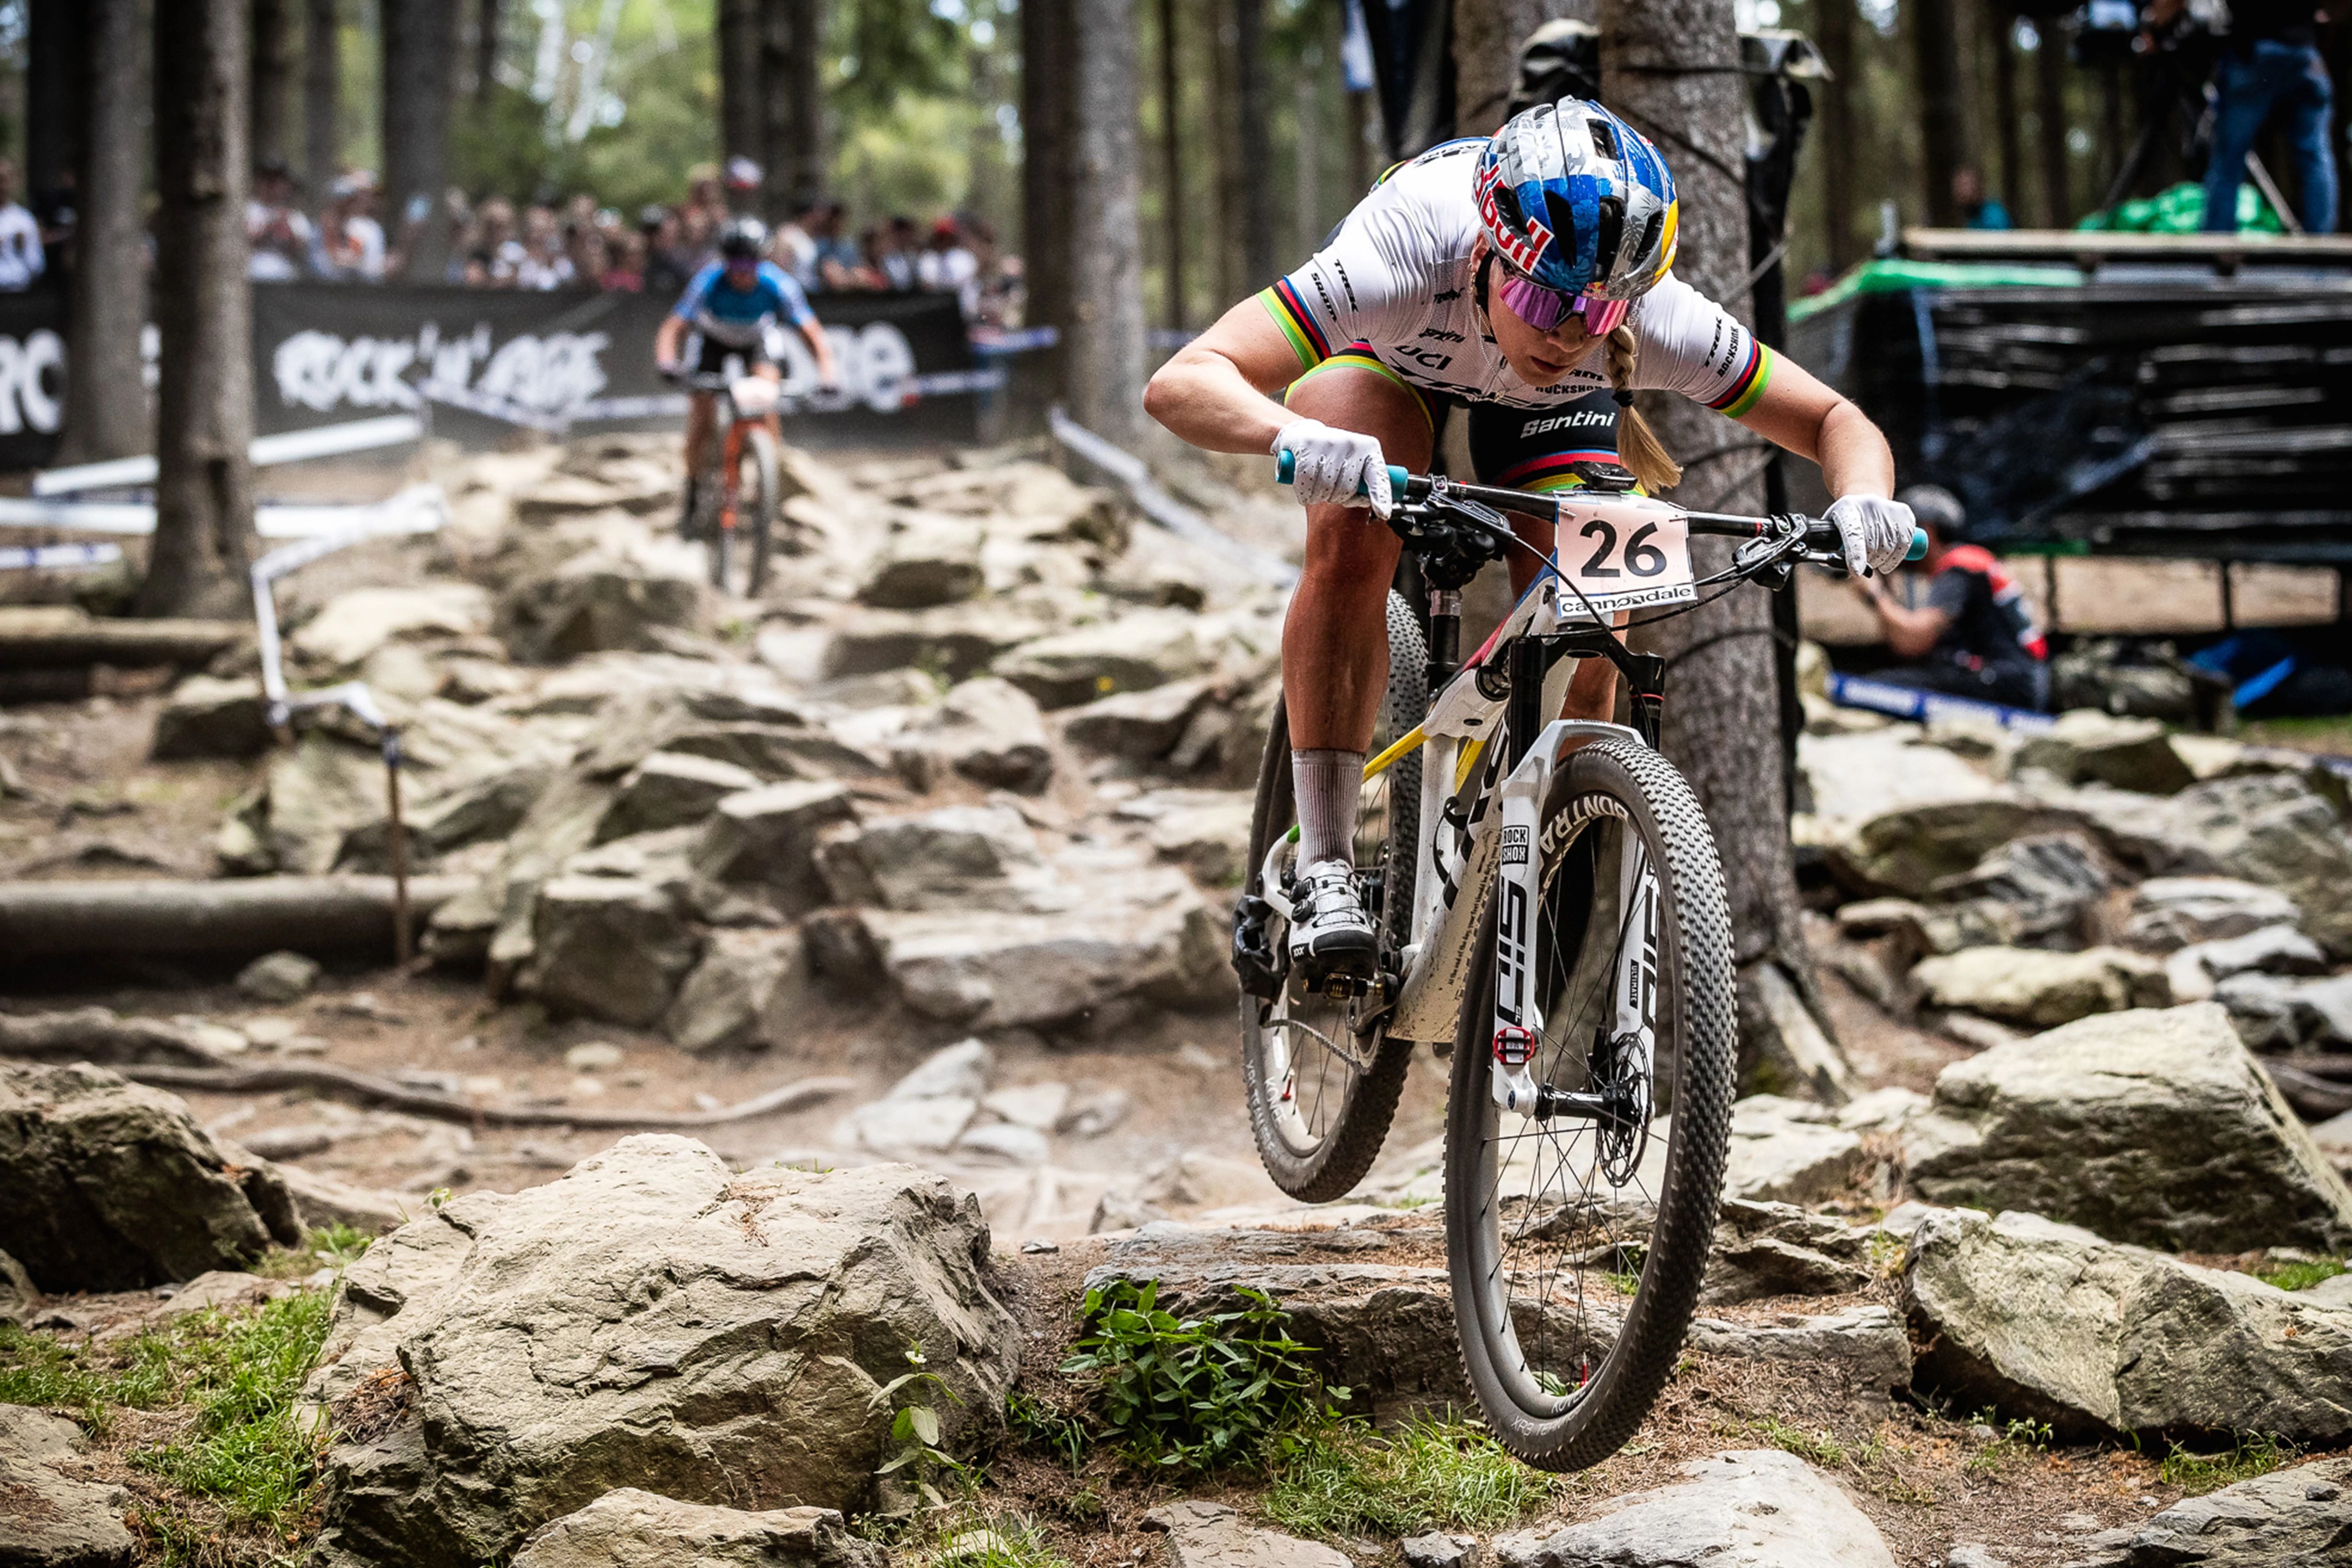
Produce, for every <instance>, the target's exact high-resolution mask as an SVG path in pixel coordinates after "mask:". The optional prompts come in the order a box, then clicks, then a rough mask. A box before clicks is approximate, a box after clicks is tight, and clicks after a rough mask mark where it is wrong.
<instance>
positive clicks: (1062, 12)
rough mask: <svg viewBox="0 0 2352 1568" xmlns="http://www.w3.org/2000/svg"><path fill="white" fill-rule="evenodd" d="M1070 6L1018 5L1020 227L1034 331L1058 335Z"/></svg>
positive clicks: (1063, 307)
mask: <svg viewBox="0 0 2352 1568" xmlns="http://www.w3.org/2000/svg"><path fill="white" fill-rule="evenodd" d="M1076 3H1077V0H1022V5H1021V125H1022V136H1021V226H1022V245H1023V247H1024V250H1025V253H1026V258H1027V266H1028V274H1027V277H1028V288H1029V303H1028V310H1027V314H1026V317H1025V320H1026V321H1027V324H1028V325H1030V326H1033V327H1060V328H1063V329H1065V330H1066V329H1067V328H1068V326H1069V321H1070V219H1071V212H1070V207H1071V204H1072V198H1073V193H1072V188H1071V183H1070V178H1071V162H1070V157H1071V151H1070V140H1071V115H1072V101H1071V100H1072V96H1073V93H1072V84H1073V83H1074V82H1075V80H1076V75H1077V73H1076V69H1075V68H1074V65H1073V61H1072V56H1071V53H1070V50H1071V45H1072V37H1071V33H1072V9H1073V7H1074V5H1076ZM1066 349H1067V344H1065V345H1064V346H1063V347H1062V348H1060V349H1056V350H1054V351H1052V353H1051V356H1050V358H1049V360H1048V365H1047V370H1048V374H1047V376H1046V381H1047V384H1049V385H1052V386H1055V387H1058V386H1060V385H1061V384H1062V383H1061V374H1060V369H1059V361H1060V359H1061V358H1062V357H1063V355H1064V353H1066Z"/></svg>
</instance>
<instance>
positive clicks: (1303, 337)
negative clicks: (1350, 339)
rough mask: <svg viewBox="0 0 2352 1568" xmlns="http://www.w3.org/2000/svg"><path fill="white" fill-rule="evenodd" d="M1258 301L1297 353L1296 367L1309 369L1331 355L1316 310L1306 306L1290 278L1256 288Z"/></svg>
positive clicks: (1329, 341) (1329, 346)
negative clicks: (1317, 323) (1317, 322)
mask: <svg viewBox="0 0 2352 1568" xmlns="http://www.w3.org/2000/svg"><path fill="white" fill-rule="evenodd" d="M1257 302H1258V303H1259V304H1261V305H1264V306H1265V313H1266V314H1267V315H1269V316H1272V317H1273V318H1274V324H1275V325H1276V326H1277V327H1279V328H1281V329H1282V335H1283V336H1284V337H1285V338H1287V339H1288V340H1289V341H1290V348H1291V352H1292V353H1296V354H1297V356H1298V368H1299V369H1301V370H1312V369H1313V368H1314V367H1315V366H1317V365H1318V364H1320V363H1323V362H1324V361H1325V360H1327V359H1329V358H1330V357H1331V340H1330V339H1329V338H1328V337H1326V336H1325V335H1324V333H1323V329H1322V328H1321V327H1319V326H1318V325H1316V323H1315V312H1313V311H1312V310H1308V309H1307V302H1306V301H1305V300H1301V299H1300V298H1299V297H1298V290H1297V289H1296V288H1293V287H1292V286H1291V282H1290V279H1287V278H1285V279H1282V280H1281V281H1280V282H1278V283H1276V284H1275V286H1274V287H1273V288H1271V289H1260V290H1258V296H1257Z"/></svg>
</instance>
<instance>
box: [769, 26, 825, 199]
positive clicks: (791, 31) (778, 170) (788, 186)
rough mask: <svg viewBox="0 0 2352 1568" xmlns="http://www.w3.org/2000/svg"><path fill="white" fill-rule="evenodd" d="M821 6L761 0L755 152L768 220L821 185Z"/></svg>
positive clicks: (811, 196) (817, 192) (817, 191)
mask: <svg viewBox="0 0 2352 1568" xmlns="http://www.w3.org/2000/svg"><path fill="white" fill-rule="evenodd" d="M823 26H824V16H823V8H822V7H821V6H819V5H817V4H816V0H761V5H760V76H761V89H762V90H761V106H762V112H763V115H764V122H763V124H762V126H761V131H762V133H763V137H764V141H765V147H766V150H765V153H763V154H755V156H756V157H757V158H758V161H759V163H760V166H761V173H762V174H763V175H764V177H765V181H766V184H765V186H764V188H763V191H762V195H763V197H764V205H765V206H766V208H767V216H768V218H769V220H770V221H771V222H775V221H779V220H781V219H782V217H783V216H785V215H786V214H787V213H788V212H790V211H791V210H792V206H793V203H794V202H796V201H814V200H815V199H816V198H817V197H818V196H819V195H823V194H824V95H823V92H822V89H820V88H819V86H818V75H817V72H818V69H819V67H820V63H821V60H822V57H823V55H824V35H823Z"/></svg>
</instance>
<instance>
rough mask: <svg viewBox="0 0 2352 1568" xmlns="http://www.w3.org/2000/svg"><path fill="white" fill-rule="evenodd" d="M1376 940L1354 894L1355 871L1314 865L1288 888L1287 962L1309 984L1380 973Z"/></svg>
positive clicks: (1336, 863)
mask: <svg viewBox="0 0 2352 1568" xmlns="http://www.w3.org/2000/svg"><path fill="white" fill-rule="evenodd" d="M1380 956H1381V949H1380V938H1379V936H1378V935H1377V934H1376V933H1375V932H1374V931H1373V930H1372V922H1371V920H1370V917H1369V916H1367V915H1366V914H1365V913H1364V900H1363V899H1362V898H1361V897H1360V896H1359V895H1358V893H1357V891H1356V872H1355V868H1353V867H1351V866H1349V864H1348V863H1347V862H1346V861H1344V860H1318V861H1317V862H1316V863H1315V864H1313V865H1312V866H1308V867H1306V868H1304V869H1302V870H1301V871H1300V872H1299V873H1298V876H1297V879H1296V880H1295V881H1294V882H1293V883H1292V884H1291V914H1290V963H1291V967H1292V969H1293V970H1294V971H1296V972H1297V973H1299V974H1301V975H1302V976H1304V977H1305V978H1306V979H1307V981H1308V982H1309V984H1318V985H1319V984H1321V983H1322V982H1324V981H1326V980H1328V979H1330V978H1332V977H1334V976H1346V977H1349V978H1351V979H1357V980H1370V979H1371V978H1372V977H1373V976H1374V975H1376V974H1377V973H1379V972H1380Z"/></svg>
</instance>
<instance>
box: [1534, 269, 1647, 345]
mask: <svg viewBox="0 0 2352 1568" xmlns="http://www.w3.org/2000/svg"><path fill="white" fill-rule="evenodd" d="M1503 303H1504V304H1506V305H1508V306H1509V307H1510V308H1511V314H1513V315H1515V316H1517V318H1518V319H1519V320H1521V321H1525V322H1526V323H1527V324H1528V326H1530V327H1533V328H1534V329H1535V330H1536V331H1539V332H1549V331H1551V330H1552V329H1553V328H1555V327H1557V326H1559V324H1560V322H1562V321H1566V320H1567V319H1568V318H1569V317H1570V316H1581V317H1583V318H1584V330H1585V331H1587V332H1588V333H1590V334H1591V336H1593V337H1596V338H1605V337H1607V336H1608V335H1609V334H1610V333H1612V332H1613V331H1616V330H1617V327H1618V324H1619V323H1620V322H1622V321H1624V319H1625V312H1626V311H1627V310H1631V309H1632V308H1633V301H1632V300H1596V299H1594V298H1593V297H1592V296H1591V295H1590V294H1563V293H1561V292H1560V291H1559V289H1547V288H1545V287H1544V286H1543V285H1542V284H1540V283H1538V282H1537V281H1535V279H1531V278H1522V277H1520V276H1519V275H1518V274H1517V273H1516V272H1511V271H1505V272H1504V274H1503Z"/></svg>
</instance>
